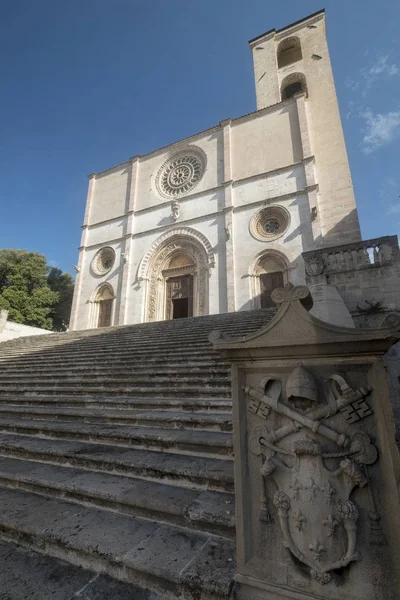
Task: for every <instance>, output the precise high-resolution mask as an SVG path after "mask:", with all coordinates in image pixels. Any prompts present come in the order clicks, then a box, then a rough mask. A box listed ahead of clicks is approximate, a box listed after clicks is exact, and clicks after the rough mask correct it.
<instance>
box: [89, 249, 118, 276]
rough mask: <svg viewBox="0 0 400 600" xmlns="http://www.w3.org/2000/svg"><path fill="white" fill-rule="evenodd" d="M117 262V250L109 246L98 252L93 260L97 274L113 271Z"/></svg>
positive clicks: (93, 266)
mask: <svg viewBox="0 0 400 600" xmlns="http://www.w3.org/2000/svg"><path fill="white" fill-rule="evenodd" d="M114 263H115V251H114V249H113V248H110V247H109V246H107V247H106V248H102V249H101V250H99V251H98V252H97V254H96V255H95V257H94V258H93V261H92V269H93V271H94V272H95V273H96V275H104V274H105V273H108V271H111V269H112V267H113V265H114Z"/></svg>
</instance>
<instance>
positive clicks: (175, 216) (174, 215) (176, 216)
mask: <svg viewBox="0 0 400 600" xmlns="http://www.w3.org/2000/svg"><path fill="white" fill-rule="evenodd" d="M171 211H172V218H173V220H174V221H177V220H178V219H179V215H180V207H179V202H178V201H177V200H174V201H173V202H172V203H171Z"/></svg>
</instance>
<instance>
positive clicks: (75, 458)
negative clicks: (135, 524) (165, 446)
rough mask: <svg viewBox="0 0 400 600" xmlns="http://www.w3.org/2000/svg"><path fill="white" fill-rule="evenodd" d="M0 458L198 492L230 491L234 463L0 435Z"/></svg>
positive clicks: (101, 445)
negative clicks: (161, 483) (23, 460)
mask: <svg viewBox="0 0 400 600" xmlns="http://www.w3.org/2000/svg"><path fill="white" fill-rule="evenodd" d="M0 455H1V456H3V457H10V458H21V459H25V460H27V461H34V462H43V463H47V464H54V465H63V466H73V467H79V468H84V469H86V470H91V471H96V472H97V471H98V472H102V473H109V474H111V475H115V474H120V475H124V476H125V477H135V478H145V479H148V480H151V481H157V482H160V481H161V482H166V483H169V484H174V485H180V486H189V487H191V488H196V489H201V490H205V489H207V490H216V491H228V492H232V491H233V463H232V460H231V459H230V458H229V457H219V458H210V457H206V456H202V457H200V456H195V455H187V454H186V455H183V454H173V453H169V452H160V451H153V450H146V449H142V450H137V449H133V448H126V447H124V446H111V445H108V444H95V443H90V442H88V441H87V440H85V441H83V442H80V441H75V440H67V439H65V440H64V439H63V440H61V439H50V438H41V437H35V436H31V435H27V434H24V435H18V434H12V433H0Z"/></svg>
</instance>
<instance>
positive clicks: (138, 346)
mask: <svg viewBox="0 0 400 600" xmlns="http://www.w3.org/2000/svg"><path fill="white" fill-rule="evenodd" d="M177 344H180V345H181V346H185V345H186V344H190V347H191V348H193V349H196V350H207V349H210V348H211V345H210V342H209V341H208V340H207V339H202V340H195V339H193V338H192V337H188V338H187V339H186V340H182V339H176V340H175V339H168V340H166V341H164V342H163V341H162V340H160V339H154V340H148V339H147V340H146V341H144V340H143V339H142V340H138V341H137V342H134V341H132V340H129V341H127V342H123V341H121V340H117V341H115V342H114V343H111V342H110V341H109V340H107V343H105V342H104V341H103V342H100V341H99V342H97V343H90V344H89V343H82V342H80V343H65V344H59V345H57V346H52V345H48V346H38V347H37V348H30V352H35V351H37V352H54V353H56V354H66V353H68V352H71V351H72V352H76V353H78V354H79V353H80V352H81V351H87V352H89V351H90V352H93V353H95V352H120V351H123V352H140V351H141V350H144V351H146V350H147V351H149V350H150V349H151V348H156V349H157V350H159V351H163V350H164V351H165V350H169V349H170V348H175V347H176V345H177ZM1 350H2V353H1V354H2V356H11V355H13V354H16V355H18V353H19V352H21V350H19V351H17V350H11V349H10V350H3V349H1Z"/></svg>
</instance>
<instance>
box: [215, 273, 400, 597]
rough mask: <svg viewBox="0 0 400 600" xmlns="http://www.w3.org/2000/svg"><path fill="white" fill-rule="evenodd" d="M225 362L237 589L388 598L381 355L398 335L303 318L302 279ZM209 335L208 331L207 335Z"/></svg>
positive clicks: (386, 392) (389, 422)
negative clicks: (228, 375) (232, 460)
mask: <svg viewBox="0 0 400 600" xmlns="http://www.w3.org/2000/svg"><path fill="white" fill-rule="evenodd" d="M273 297H274V300H275V301H276V302H277V304H279V305H280V310H279V311H278V313H277V315H276V317H275V319H274V320H273V321H272V322H270V323H269V324H268V325H267V326H266V327H264V328H263V329H262V330H260V331H259V332H257V333H256V334H252V335H250V336H248V337H246V338H244V339H242V340H240V341H234V340H224V339H223V336H222V335H221V336H220V337H219V339H218V335H216V334H215V333H214V335H213V340H214V347H215V348H216V349H217V350H219V351H220V352H221V353H222V354H223V356H224V357H226V358H228V359H230V360H231V361H232V380H233V419H234V440H235V488H236V510H237V513H236V514H237V554H238V566H237V576H236V581H237V584H238V585H237V591H236V596H237V598H240V599H247V600H257V599H260V600H261V599H267V598H268V600H278V599H279V600H281V599H288V598H291V599H296V600H303V599H304V600H306V599H308V600H309V599H311V598H312V599H315V600H316V599H319V600H325V599H329V600H342V599H343V598H346V600H386V599H387V600H389V599H394V598H396V594H398V589H399V568H398V565H399V564H400V560H399V559H400V504H399V493H398V490H397V485H396V482H397V481H398V480H399V474H400V463H399V454H398V448H397V446H396V442H395V436H394V414H393V410H392V403H391V396H390V389H389V386H388V383H387V379H386V372H385V368H384V361H383V356H384V354H385V352H386V351H387V350H388V349H389V348H390V347H391V346H392V345H393V344H394V343H395V341H396V340H397V339H398V335H397V333H396V332H395V331H393V330H391V329H390V328H383V329H376V330H371V329H368V330H361V329H359V330H356V329H350V328H349V329H346V328H343V327H337V326H334V325H330V324H328V323H323V322H321V321H319V320H317V319H315V318H314V317H312V316H311V315H310V314H309V312H308V311H307V310H306V308H305V306H307V308H310V296H309V290H308V289H307V288H306V287H305V286H299V287H296V288H295V287H293V286H291V285H290V284H289V285H288V286H286V288H285V289H284V290H276V291H275V292H274V294H273ZM215 340H216V341H215Z"/></svg>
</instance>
